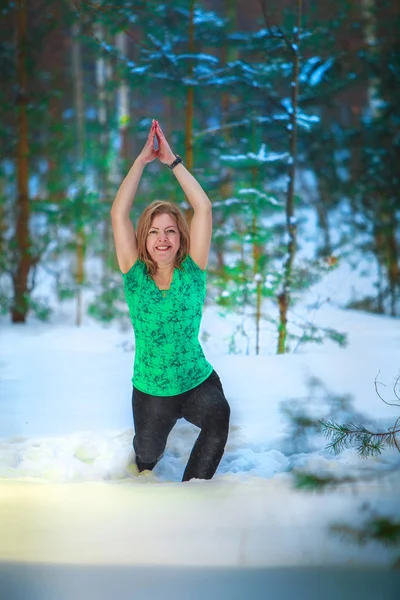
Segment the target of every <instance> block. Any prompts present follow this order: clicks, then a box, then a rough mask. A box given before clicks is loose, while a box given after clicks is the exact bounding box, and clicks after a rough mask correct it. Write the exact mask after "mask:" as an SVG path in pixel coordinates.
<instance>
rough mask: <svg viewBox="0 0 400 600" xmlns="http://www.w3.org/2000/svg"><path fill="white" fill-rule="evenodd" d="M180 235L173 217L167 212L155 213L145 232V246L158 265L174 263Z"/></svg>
mask: <svg viewBox="0 0 400 600" xmlns="http://www.w3.org/2000/svg"><path fill="white" fill-rule="evenodd" d="M180 243H181V236H180V233H179V229H178V226H177V224H176V220H175V219H174V217H172V216H171V215H169V214H167V213H163V214H161V215H156V216H155V217H154V219H153V221H152V223H151V227H150V229H149V231H148V234H147V241H146V248H147V251H148V253H149V254H150V256H151V258H152V259H153V260H154V262H155V263H157V264H158V265H168V264H171V263H174V261H175V256H176V253H177V252H178V250H179V246H180Z"/></svg>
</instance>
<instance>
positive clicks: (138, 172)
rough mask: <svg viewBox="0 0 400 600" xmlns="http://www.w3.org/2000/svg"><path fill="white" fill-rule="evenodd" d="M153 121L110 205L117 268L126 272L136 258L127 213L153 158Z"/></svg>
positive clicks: (135, 245) (134, 237) (132, 228)
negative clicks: (144, 170) (147, 166)
mask: <svg viewBox="0 0 400 600" xmlns="http://www.w3.org/2000/svg"><path fill="white" fill-rule="evenodd" d="M154 136H155V121H153V123H152V125H151V128H150V132H149V136H148V138H147V142H146V144H145V146H144V148H143V150H142V152H141V153H140V154H139V156H138V157H137V159H136V160H135V162H134V163H133V165H132V167H131V168H130V170H129V173H128V174H127V176H126V177H125V179H124V180H123V182H122V183H121V185H120V188H119V190H118V192H117V195H116V196H115V200H114V202H113V204H112V207H111V211H110V214H111V221H112V229H113V234H114V244H115V250H116V253H117V260H118V265H119V268H120V269H121V271H122V273H127V272H128V271H129V269H130V268H131V267H132V266H133V265H134V264H135V262H136V261H137V258H138V248H137V241H136V233H135V230H134V227H133V224H132V221H131V219H130V216H129V213H130V210H131V208H132V204H133V200H134V198H135V195H136V191H137V188H138V185H139V182H140V179H141V177H142V173H143V169H144V167H145V166H146V164H147V163H149V162H151V161H152V160H154V159H155V158H156V156H157V150H155V148H154Z"/></svg>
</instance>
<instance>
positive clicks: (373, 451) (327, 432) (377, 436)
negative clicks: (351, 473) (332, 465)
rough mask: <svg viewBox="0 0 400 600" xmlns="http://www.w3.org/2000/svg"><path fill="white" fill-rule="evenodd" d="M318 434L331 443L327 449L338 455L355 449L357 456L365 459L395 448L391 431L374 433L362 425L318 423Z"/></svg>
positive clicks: (330, 422)
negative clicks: (348, 449) (346, 449)
mask: <svg viewBox="0 0 400 600" xmlns="http://www.w3.org/2000/svg"><path fill="white" fill-rule="evenodd" d="M319 432H320V433H321V434H322V435H324V436H325V437H326V438H327V439H330V440H331V442H330V443H329V444H327V446H326V447H327V449H328V450H332V451H333V452H334V453H335V454H340V452H343V450H344V449H345V448H351V447H355V448H356V449H357V452H358V454H359V456H361V457H363V458H367V457H369V456H376V455H378V454H381V453H382V452H383V450H384V449H385V448H395V447H396V442H395V434H394V433H393V431H388V432H383V433H374V432H371V431H370V430H369V429H367V428H366V427H364V426H363V425H356V424H354V423H349V424H347V425H339V424H337V423H334V422H332V421H325V420H321V421H320V427H319Z"/></svg>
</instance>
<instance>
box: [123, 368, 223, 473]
mask: <svg viewBox="0 0 400 600" xmlns="http://www.w3.org/2000/svg"><path fill="white" fill-rule="evenodd" d="M132 410H133V421H134V426H135V437H134V438H133V448H134V450H135V455H136V464H137V466H138V469H139V471H144V470H145V469H149V470H152V469H153V468H154V467H155V465H156V464H157V462H158V461H159V460H160V458H161V457H162V455H163V453H164V450H165V446H166V444H167V438H168V435H169V434H170V432H171V429H172V428H173V427H174V425H175V423H176V422H177V420H178V419H181V418H184V419H186V420H187V421H189V423H193V425H196V426H197V427H200V429H201V431H200V434H199V437H198V438H197V440H196V443H195V444H194V446H193V450H192V452H191V454H190V457H189V460H188V463H187V465H186V469H185V472H184V474H183V478H182V481H189V479H192V478H194V477H196V478H197V479H211V478H212V477H213V475H214V473H215V471H216V470H217V467H218V465H219V463H220V460H221V458H222V455H223V453H224V449H225V444H226V440H227V438H228V430H229V416H230V408H229V404H228V402H227V400H226V398H225V395H224V391H223V389H222V385H221V381H220V379H219V377H218V375H217V373H216V372H215V371H213V372H212V373H211V375H210V376H209V377H208V378H207V379H206V380H205V381H203V383H201V384H200V385H198V386H197V387H195V388H193V389H192V390H189V391H188V392H184V393H183V394H178V395H176V396H151V395H149V394H145V393H144V392H140V391H139V390H138V389H136V388H135V387H134V388H133V393H132Z"/></svg>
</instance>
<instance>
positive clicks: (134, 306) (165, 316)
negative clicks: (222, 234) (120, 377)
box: [111, 120, 230, 481]
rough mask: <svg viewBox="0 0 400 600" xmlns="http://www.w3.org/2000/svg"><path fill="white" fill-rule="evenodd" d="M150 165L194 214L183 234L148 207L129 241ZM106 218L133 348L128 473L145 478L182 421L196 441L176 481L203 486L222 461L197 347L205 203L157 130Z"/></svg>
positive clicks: (218, 421) (218, 403)
mask: <svg viewBox="0 0 400 600" xmlns="http://www.w3.org/2000/svg"><path fill="white" fill-rule="evenodd" d="M155 140H157V142H158V148H157V149H156V148H155ZM156 158H158V159H159V160H160V161H161V162H162V163H163V164H165V165H168V166H169V168H170V169H171V170H172V171H173V173H174V175H175V176H176V178H177V180H178V181H179V183H180V185H181V187H182V189H183V191H184V193H185V194H186V197H187V198H188V199H189V202H190V204H191V206H192V208H193V211H194V214H193V218H192V221H191V224H190V231H189V228H188V226H187V223H186V220H185V218H184V216H183V215H182V213H181V212H180V210H179V209H178V208H177V207H176V206H175V205H174V204H172V203H170V202H153V203H152V204H150V206H148V207H147V208H146V210H145V211H144V212H143V214H142V215H141V217H140V219H139V222H138V231H137V236H136V234H135V231H134V228H133V225H132V222H131V220H130V218H129V211H130V209H131V206H132V202H133V199H134V197H135V194H136V190H137V187H138V184H139V181H140V178H141V175H142V172H143V169H144V167H145V165H146V164H147V163H150V162H152V161H153V160H154V159H156ZM111 217H112V226H113V232H114V241H115V248H116V253H117V259H118V264H119V267H120V269H121V271H122V274H123V279H124V289H125V296H126V300H127V303H128V306H129V311H130V315H131V319H132V325H133V329H134V332H135V340H136V349H135V363H134V375H133V378H132V383H133V393H132V409H133V420H134V428H135V436H134V438H133V448H134V450H135V461H136V465H137V467H138V470H139V472H142V471H144V470H152V469H153V468H154V466H155V465H156V464H157V462H158V461H159V460H160V458H161V457H162V455H163V453H164V449H165V446H166V443H167V438H168V435H169V433H170V431H171V429H172V428H173V426H174V425H175V423H176V422H177V420H178V419H180V418H184V419H186V420H187V421H189V422H190V423H193V424H194V425H196V426H197V427H200V429H201V431H200V434H199V436H198V438H197V440H196V443H195V444H194V446H193V449H192V452H191V454H190V457H189V460H188V463H187V465H186V468H185V471H184V474H183V478H182V481H189V480H190V479H192V478H197V479H211V478H212V477H213V475H214V473H215V471H216V469H217V467H218V464H219V462H220V460H221V458H222V455H223V453H224V449H225V444H226V440H227V437H228V429H229V416H230V408H229V404H228V402H227V400H226V398H225V396H224V392H223V389H222V385H221V381H220V379H219V377H218V375H217V373H216V372H215V371H214V369H213V367H212V366H211V364H210V363H209V362H208V361H207V360H206V358H205V356H204V354H203V350H202V348H201V346H200V343H199V340H198V334H199V328H200V321H201V315H202V307H203V303H204V299H205V294H206V267H207V261H208V254H209V250H210V244H211V233H212V215H211V203H210V201H209V199H208V198H207V196H206V194H205V192H204V190H203V189H202V188H201V186H200V185H199V184H198V182H197V181H196V179H195V178H194V177H193V176H192V175H191V174H190V173H189V171H187V169H186V168H185V167H184V165H183V163H182V159H181V158H180V157H179V156H178V155H176V154H174V153H173V152H172V150H171V148H170V146H169V144H168V142H167V140H166V138H165V136H164V134H163V132H162V130H161V127H160V126H159V124H158V122H157V121H154V120H153V122H152V125H151V128H150V132H149V136H148V139H147V142H146V144H145V146H144V148H143V150H142V152H141V153H140V154H139V156H138V157H137V159H136V160H135V162H134V163H133V166H132V167H131V169H130V171H129V173H128V175H127V176H126V178H125V179H124V181H123V182H122V184H121V187H120V189H119V190H118V193H117V196H116V198H115V200H114V203H113V206H112V209H111Z"/></svg>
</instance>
